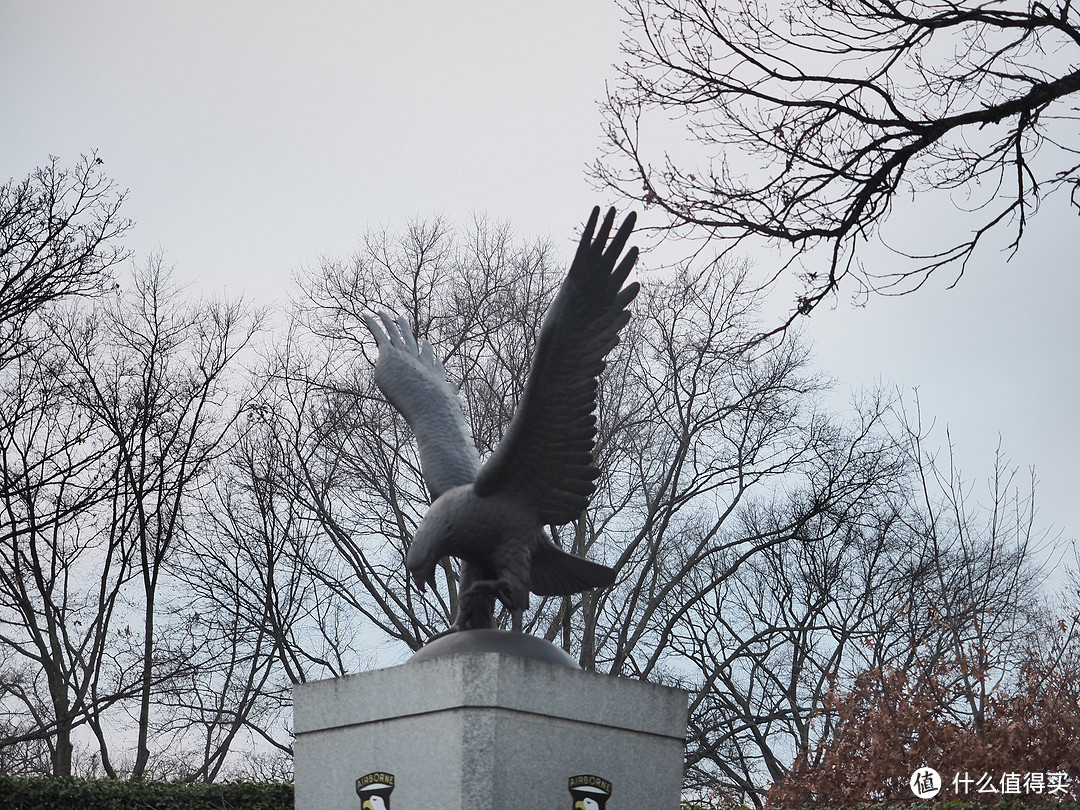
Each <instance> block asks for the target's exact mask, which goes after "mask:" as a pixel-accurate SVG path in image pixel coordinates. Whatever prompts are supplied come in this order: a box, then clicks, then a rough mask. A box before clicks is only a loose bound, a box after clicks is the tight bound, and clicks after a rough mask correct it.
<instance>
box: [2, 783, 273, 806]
mask: <svg viewBox="0 0 1080 810" xmlns="http://www.w3.org/2000/svg"><path fill="white" fill-rule="evenodd" d="M292 808H293V786H292V784H291V783H289V782H220V783H217V782H215V783H213V784H205V783H196V784H188V783H185V782H150V781H142V780H135V781H131V782H128V781H125V780H122V779H75V778H70V777H58V778H44V777H22V776H0V810H76V809H77V810H292Z"/></svg>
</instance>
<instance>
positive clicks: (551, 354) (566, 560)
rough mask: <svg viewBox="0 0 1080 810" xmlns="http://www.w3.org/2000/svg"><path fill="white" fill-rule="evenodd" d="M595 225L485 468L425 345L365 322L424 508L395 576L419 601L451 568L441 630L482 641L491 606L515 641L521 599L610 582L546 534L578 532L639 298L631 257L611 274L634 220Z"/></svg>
mask: <svg viewBox="0 0 1080 810" xmlns="http://www.w3.org/2000/svg"><path fill="white" fill-rule="evenodd" d="M599 219H600V209H599V208H594V209H593V212H592V215H591V216H590V217H589V221H588V223H587V224H586V225H585V230H584V232H583V233H582V236H581V242H580V244H579V245H578V248H577V253H576V254H575V256H574V260H573V262H572V263H571V265H570V270H569V271H568V273H567V275H566V279H565V280H564V281H563V283H562V285H561V286H560V288H559V292H558V294H557V295H556V296H555V299H554V301H553V302H552V304H551V306H550V307H549V308H548V311H547V313H546V314H545V316H544V321H543V325H542V327H541V330H540V336H539V338H538V340H537V344H536V349H535V351H534V353H533V358H532V365H531V367H530V370H529V376H528V378H527V380H526V383H525V388H524V391H523V393H522V396H521V400H520V402H519V403H518V406H517V410H516V411H515V412H514V416H513V418H512V419H511V421H510V426H509V427H508V428H507V430H506V433H505V434H504V435H503V437H502V440H501V441H500V442H499V445H498V447H496V448H495V450H494V452H493V453H492V454H491V456H490V457H489V458H488V459H487V461H485V462H484V463H483V464H481V463H480V456H479V453H477V450H476V446H475V444H474V443H473V439H472V435H471V433H470V431H469V428H468V425H467V424H466V422H465V417H464V414H463V412H462V407H461V401H460V400H459V399H458V396H457V390H456V389H455V388H454V386H452V385H451V384H450V383H449V382H448V381H447V379H446V372H445V370H444V368H443V365H442V363H441V362H440V361H439V359H438V358H436V357H435V354H434V352H433V350H432V348H431V344H430V343H428V342H427V341H426V340H421V341H419V342H418V341H417V340H416V338H415V337H414V336H413V333H412V330H411V329H410V327H409V323H408V321H407V320H405V319H404V318H402V317H394V316H391V315H389V314H388V313H386V312H380V313H379V320H378V321H377V320H376V319H375V318H374V317H373V316H370V315H366V316H364V323H365V325H366V326H367V328H368V330H369V331H370V332H371V334H372V336H373V337H374V338H375V342H376V343H377V344H378V349H379V355H378V360H377V361H376V364H375V383H376V385H378V387H379V389H380V390H381V391H382V392H383V394H384V395H385V396H386V398H387V399H388V400H389V401H390V403H391V404H392V405H393V406H394V407H395V408H397V410H398V411H400V412H401V414H402V415H403V416H404V417H405V419H406V421H407V422H408V423H409V426H410V428H411V429H412V431H413V434H414V435H415V436H416V442H417V446H418V449H419V451H420V465H421V469H422V471H423V474H424V480H425V482H426V483H427V486H428V490H429V491H430V494H431V498H432V503H431V506H430V508H429V509H428V511H427V513H426V514H425V515H424V518H423V520H422V521H421V522H420V525H419V526H418V527H417V529H416V532H415V534H414V535H413V539H412V544H411V545H410V547H409V550H408V553H407V555H406V559H405V565H406V567H407V568H408V570H409V572H410V573H411V574H412V577H413V580H414V582H415V583H416V585H417V587H418V588H419V589H420V590H421V591H425V590H426V588H427V587H428V586H430V587H432V588H434V587H435V568H436V566H437V565H438V563H439V561H440V560H442V559H443V558H444V557H446V556H452V557H457V558H458V559H459V560H460V561H461V568H460V580H459V587H458V593H459V597H458V612H457V615H456V617H455V618H454V622H453V625H452V626H451V628H450V629H451V630H469V629H480V628H490V627H492V626H493V625H494V610H495V602H496V600H498V601H499V602H501V603H502V604H503V605H504V606H505V607H506V609H507V610H508V611H509V612H510V615H511V621H512V627H513V629H514V630H521V629H522V616H523V614H524V612H525V610H526V609H527V608H528V607H529V592H530V591H531V592H533V593H535V594H538V595H541V596H559V595H567V594H572V593H579V592H581V591H585V590H589V589H590V588H599V587H605V586H607V585H610V584H612V583H613V582H614V581H615V572H614V571H613V570H612V569H611V568H608V567H607V566H604V565H600V564H599V563H595V562H591V561H590V560H586V559H584V558H582V557H578V556H576V555H574V554H570V553H568V552H566V551H563V550H562V549H560V548H559V547H558V546H556V545H555V543H553V542H552V541H551V539H550V538H549V537H548V535H547V533H546V532H545V531H544V527H545V526H560V525H562V524H565V523H570V522H571V521H574V520H576V519H577V518H578V517H579V516H580V515H581V513H582V512H583V511H584V509H585V507H586V506H588V504H589V498H590V497H591V496H592V494H593V492H594V491H595V489H596V479H597V478H598V477H599V475H600V470H599V469H598V468H597V467H596V465H595V463H594V459H593V447H594V444H595V439H596V415H595V410H596V394H597V384H598V378H599V375H600V372H601V371H602V370H603V368H604V357H605V356H606V355H607V353H608V352H609V351H611V349H612V348H614V346H615V345H616V344H617V343H618V342H619V330H620V329H622V327H623V326H625V325H626V323H627V322H628V321H629V319H630V313H629V311H628V310H627V306H628V305H629V304H630V302H631V301H633V300H634V297H635V296H636V295H637V293H638V289H639V285H638V284H637V282H634V283H631V284H627V285H626V286H625V287H624V286H623V284H624V282H625V281H626V278H627V276H628V275H629V274H630V270H631V269H632V268H633V266H634V263H635V262H636V261H637V255H638V251H637V248H636V247H632V248H630V249H629V250H627V251H626V255H624V256H622V260H621V261H620V260H619V257H620V255H621V254H622V252H623V248H624V247H625V246H626V241H627V239H628V238H629V237H630V233H631V231H632V230H633V228H634V222H635V220H636V216H635V215H634V214H633V213H631V214H630V215H629V216H627V217H626V219H625V221H624V222H623V224H622V226H621V227H620V228H619V230H618V231H617V232H616V233H615V235H614V237H612V238H611V241H610V242H609V241H608V236H609V234H610V232H611V228H612V224H613V223H614V220H615V209H614V208H612V209H610V210H609V211H608V213H607V215H606V216H605V217H604V219H603V222H601V223H600V227H599V230H597V223H598V221H599ZM380 321H381V325H380Z"/></svg>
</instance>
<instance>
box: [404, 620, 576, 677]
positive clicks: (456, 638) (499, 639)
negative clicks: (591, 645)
mask: <svg viewBox="0 0 1080 810" xmlns="http://www.w3.org/2000/svg"><path fill="white" fill-rule="evenodd" d="M487 652H495V653H502V654H503V655H516V656H518V657H519V658H534V659H536V660H537V661H547V662H548V663H549V664H560V665H562V666H565V667H570V668H571V669H581V667H580V666H579V665H578V662H577V661H575V660H574V659H573V658H572V657H571V656H570V654H569V653H568V652H566V650H564V649H563V648H562V647H556V646H555V645H554V644H552V643H551V642H550V641H545V640H544V639H542V638H537V637H536V636H530V635H529V634H528V633H518V632H515V631H513V630H458V631H456V632H453V633H447V634H446V635H445V636H439V637H438V638H436V639H435V640H434V641H429V642H428V643H427V644H425V645H424V646H423V647H421V648H420V649H419V650H417V651H416V652H415V653H413V656H412V658H410V659H409V661H408V663H410V664H411V663H412V662H413V661H431V660H432V659H434V658H442V657H443V656H446V655H457V654H458V653H487Z"/></svg>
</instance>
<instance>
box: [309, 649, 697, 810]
mask: <svg viewBox="0 0 1080 810" xmlns="http://www.w3.org/2000/svg"><path fill="white" fill-rule="evenodd" d="M686 697H687V696H686V693H685V692H682V691H681V690H678V689H670V688H667V687H662V686H655V685H652V684H647V683H641V682H640V681H632V680H624V679H621V678H613V677H610V676H606V675H597V674H594V673H588V672H582V671H581V670H576V669H571V668H569V667H567V666H564V665H560V664H558V663H551V662H548V661H541V660H535V659H533V658H523V657H519V656H515V655H507V654H504V653H499V652H466V653H456V654H452V655H446V656H443V657H438V658H434V659H431V660H420V661H412V662H410V663H408V664H404V665H402V666H398V667H391V668H388V669H381V670H376V671H374V672H367V673H363V674H360V675H351V676H348V677H344V678H337V679H334V680H327V681H319V682H316V683H310V684H304V685H301V686H297V687H296V688H295V690H294V692H293V699H294V708H293V713H294V730H295V733H296V742H295V748H294V752H295V784H296V808H297V810H360V808H361V804H362V801H366V802H367V804H365V805H364V807H365V808H375V810H378V809H379V808H383V807H390V808H393V810H466V808H468V810H559V808H567V810H570V808H573V807H578V808H605V807H606V808H608V810H624V809H625V810H629V808H645V807H648V808H657V809H658V810H661V809H662V810H676V808H678V806H679V789H680V786H681V783H682V764H683V745H684V737H685V733H686V711H687V708H686V707H687V703H686ZM358 780H359V781H360V783H359V785H358ZM572 786H573V790H572V789H571V788H572ZM358 788H359V790H360V793H358ZM608 792H610V798H608V796H607V795H606V794H607V793H608ZM362 797H363V798H362Z"/></svg>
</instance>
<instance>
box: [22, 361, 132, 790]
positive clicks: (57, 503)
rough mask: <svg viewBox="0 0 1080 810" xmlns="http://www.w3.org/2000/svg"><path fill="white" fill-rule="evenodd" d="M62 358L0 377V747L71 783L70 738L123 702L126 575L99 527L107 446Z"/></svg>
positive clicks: (103, 524)
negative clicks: (118, 653) (116, 637)
mask: <svg viewBox="0 0 1080 810" xmlns="http://www.w3.org/2000/svg"><path fill="white" fill-rule="evenodd" d="M69 370H70V367H69V364H68V363H67V361H66V358H65V357H64V355H63V353H62V352H60V351H57V350H56V349H55V348H45V344H44V342H39V343H38V344H37V345H36V346H35V347H34V349H33V350H32V351H23V352H20V353H19V354H18V355H17V356H15V357H14V358H12V359H11V360H10V361H9V363H8V364H7V366H6V367H5V368H4V369H3V372H2V391H0V462H2V469H0V476H2V477H0V503H2V517H0V647H2V648H3V649H4V653H5V656H4V658H5V659H6V660H5V666H4V676H3V677H2V680H3V686H2V689H0V712H2V713H3V716H4V718H5V721H6V722H5V723H4V726H5V729H4V731H3V733H2V736H0V747H11V746H20V745H22V744H25V743H34V744H39V743H40V744H43V745H44V746H45V748H46V750H47V755H48V762H47V763H41V767H47V768H48V771H49V772H51V773H52V774H54V775H58V776H63V775H70V774H71V768H72V756H73V734H74V731H75V729H76V728H77V727H79V726H81V725H84V724H85V723H87V722H89V721H90V719H91V718H92V717H93V716H94V715H95V714H96V713H97V712H99V711H102V710H104V709H106V708H107V707H108V706H109V705H110V704H112V703H114V702H115V701H116V700H117V699H118V698H119V695H118V694H117V693H116V692H115V691H113V690H108V689H106V688H105V687H104V684H105V683H108V682H112V681H114V680H115V679H116V677H117V671H116V668H115V662H114V660H113V653H114V650H113V649H112V644H111V638H110V637H111V636H112V635H113V632H114V631H113V626H114V622H113V619H114V615H115V612H116V608H117V602H118V600H119V598H120V595H121V591H122V589H123V586H124V584H125V582H126V581H127V579H128V578H129V577H130V576H131V569H130V556H129V554H128V551H127V549H126V548H125V546H124V544H123V541H122V540H121V539H119V538H117V537H116V535H115V534H113V533H111V532H109V531H108V529H107V525H108V518H109V516H110V513H111V509H110V506H109V504H108V501H107V498H108V495H109V492H108V486H107V481H108V470H109V466H110V457H111V454H112V453H113V451H114V450H115V446H114V445H112V444H110V443H109V442H108V440H107V437H106V435H105V434H104V432H103V431H102V430H101V425H100V424H99V423H98V422H97V421H96V420H94V419H93V418H92V416H90V415H89V414H86V413H84V412H82V411H81V410H80V409H78V408H76V407H73V405H72V402H71V397H70V391H69V390H68V389H67V385H66V382H65V379H64V377H65V376H66V374H67V372H68V371H69Z"/></svg>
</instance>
